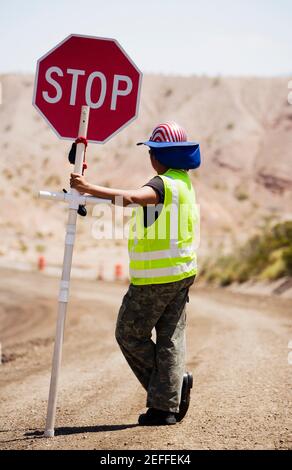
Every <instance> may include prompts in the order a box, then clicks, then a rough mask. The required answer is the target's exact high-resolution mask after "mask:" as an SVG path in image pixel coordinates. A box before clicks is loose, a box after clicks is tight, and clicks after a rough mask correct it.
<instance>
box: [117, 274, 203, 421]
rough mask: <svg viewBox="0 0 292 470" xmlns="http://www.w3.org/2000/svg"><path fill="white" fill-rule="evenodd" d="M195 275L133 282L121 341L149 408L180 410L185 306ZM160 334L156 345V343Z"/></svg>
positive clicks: (120, 325) (126, 301)
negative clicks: (165, 279)
mask: <svg viewBox="0 0 292 470" xmlns="http://www.w3.org/2000/svg"><path fill="white" fill-rule="evenodd" d="M194 278H195V276H192V277H189V278H187V279H183V280H181V281H177V282H171V283H168V284H151V285H141V286H136V285H133V284H130V286H129V289H128V291H127V293H126V295H125V296H124V298H123V302H122V305H121V308H120V311H119V315H118V319H117V325H116V339H117V342H118V343H119V346H120V348H121V350H122V352H123V354H124V356H125V358H126V360H127V361H128V364H129V366H130V367H131V369H132V370H133V372H134V374H135V375H136V377H137V378H138V380H139V381H140V382H141V384H142V385H143V387H144V388H145V389H146V391H147V404H146V406H147V407H149V408H150V407H152V408H157V409H160V410H165V411H172V412H177V411H178V409H179V403H180V395H181V387H182V379H183V374H184V372H185V370H184V367H185V325H186V311H185V304H186V302H187V300H188V291H189V287H190V286H191V285H192V284H193V282H194ZM153 328H155V330H156V342H154V341H153V340H152V339H151V336H152V330H153Z"/></svg>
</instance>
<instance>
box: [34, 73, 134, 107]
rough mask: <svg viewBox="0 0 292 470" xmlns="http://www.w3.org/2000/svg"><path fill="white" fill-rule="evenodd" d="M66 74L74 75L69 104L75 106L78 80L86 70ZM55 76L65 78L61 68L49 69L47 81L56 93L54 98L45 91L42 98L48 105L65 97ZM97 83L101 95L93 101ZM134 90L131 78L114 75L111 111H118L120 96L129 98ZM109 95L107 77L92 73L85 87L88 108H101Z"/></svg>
mask: <svg viewBox="0 0 292 470" xmlns="http://www.w3.org/2000/svg"><path fill="white" fill-rule="evenodd" d="M66 73H67V74H69V75H72V80H71V92H70V100H69V104H70V105H71V106H74V105H75V103H76V94H77V88H78V80H79V77H80V76H83V75H85V70H78V69H67V70H66ZM53 74H55V77H56V75H57V77H63V76H64V72H63V70H62V69H60V67H55V66H52V67H50V68H48V70H47V71H46V80H47V82H48V83H49V84H50V85H52V86H53V87H54V88H55V93H54V94H53V96H51V95H49V93H48V91H43V92H42V96H43V98H44V100H45V101H47V103H52V104H54V103H58V101H60V100H61V98H62V95H63V90H62V87H61V85H60V83H59V82H58V81H57V80H56V78H53V77H52V75H53ZM96 81H99V85H100V93H99V96H98V99H95V101H93V99H92V88H93V87H94V84H95V82H96ZM122 82H124V83H125V84H126V88H124V89H121V88H120V83H122ZM132 88H133V82H132V80H131V78H130V77H128V76H127V75H114V80H113V86H112V90H111V106H110V109H111V110H112V111H115V110H116V109H117V98H118V96H127V95H129V94H130V93H131V91H132ZM106 93H107V80H106V76H105V75H104V74H103V73H102V72H99V71H96V72H92V73H91V74H90V75H88V77H87V81H86V86H85V102H86V104H87V106H90V107H91V108H93V109H97V108H100V107H101V106H102V105H103V103H104V100H105V97H106Z"/></svg>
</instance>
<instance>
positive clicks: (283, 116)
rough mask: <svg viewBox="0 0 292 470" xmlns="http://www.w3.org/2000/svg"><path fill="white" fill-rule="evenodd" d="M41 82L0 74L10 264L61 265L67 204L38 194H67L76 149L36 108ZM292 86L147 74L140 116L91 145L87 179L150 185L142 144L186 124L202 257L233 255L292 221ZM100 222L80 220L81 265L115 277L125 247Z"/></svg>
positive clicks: (4, 220) (4, 252)
mask: <svg viewBox="0 0 292 470" xmlns="http://www.w3.org/2000/svg"><path fill="white" fill-rule="evenodd" d="M33 80H34V77H33V76H32V75H2V76H0V82H1V84H2V104H1V105H0V146H1V172H0V181H1V186H0V192H1V193H0V194H1V208H0V224H1V245H0V264H2V265H6V266H7V265H9V266H13V265H17V264H18V265H20V264H21V263H24V264H25V263H33V264H35V263H36V261H37V258H38V256H39V255H40V254H44V256H45V257H46V260H47V262H48V264H51V265H59V264H61V261H62V251H63V240H64V225H65V222H66V206H65V205H63V204H62V203H59V204H53V203H51V202H48V201H39V200H37V199H36V198H35V194H36V193H37V191H38V190H40V189H51V190H61V189H62V188H68V177H69V173H70V170H71V168H72V167H70V165H69V163H68V161H67V153H68V150H69V146H70V144H69V143H68V141H61V140H59V139H58V138H57V137H56V136H55V134H54V133H53V131H52V130H51V129H50V128H49V127H48V125H47V123H46V122H45V121H44V120H43V118H42V117H41V116H40V115H39V114H38V113H37V111H36V110H35V109H34V108H33V106H32V104H31V101H32V89H33ZM287 82H288V80H287V79H285V78H268V79H259V78H220V77H217V78H207V77H195V76H193V77H167V76H158V75H157V76H145V77H144V80H143V84H142V96H141V106H140V114H139V118H138V119H137V120H136V121H134V122H133V123H132V124H131V125H130V126H129V127H128V128H127V129H126V130H124V131H122V132H121V133H120V134H118V135H117V136H115V137H114V138H113V139H112V140H111V141H109V142H108V143H106V144H105V145H103V146H100V145H99V146H98V145H93V144H91V145H89V147H88V151H87V160H88V166H89V168H88V170H87V177H88V179H89V180H92V181H94V182H96V183H98V184H104V185H110V186H112V187H123V188H126V187H136V186H139V185H142V184H143V183H145V182H146V181H147V179H149V178H150V177H151V176H152V171H151V168H150V165H149V162H148V153H147V150H146V148H142V147H136V145H135V143H136V142H137V141H139V140H141V139H146V138H147V137H149V135H150V133H151V129H152V127H153V126H154V125H156V124H157V123H158V122H160V121H163V120H176V121H178V122H179V123H180V124H181V125H182V126H184V127H185V128H186V130H187V133H188V137H189V140H197V141H199V142H200V143H201V151H202V157H203V161H202V166H201V168H200V169H199V170H196V171H194V172H193V174H192V178H193V182H194V185H195V188H196V191H197V199H198V202H199V203H200V208H201V245H200V246H201V248H200V256H201V257H202V258H203V257H205V256H207V255H210V254H215V255H217V254H218V253H221V252H222V253H223V252H227V251H228V250H232V248H233V247H234V246H235V245H237V244H238V243H241V242H243V241H244V240H245V239H246V238H247V237H248V236H250V235H252V234H254V233H255V232H256V231H257V230H258V229H259V228H260V227H262V226H264V225H265V224H267V223H269V222H270V221H273V222H276V221H281V220H285V219H292V206H291V196H292V173H291V148H292V132H291V131H292V106H289V105H288V102H287ZM90 212H91V210H90ZM108 218H109V216H108ZM95 223H96V218H94V217H91V216H89V217H87V218H86V219H82V220H80V219H79V224H78V237H77V243H76V250H75V254H74V263H75V266H79V267H87V268H91V269H94V270H97V269H98V270H101V269H104V270H105V271H107V272H108V273H110V272H112V269H113V265H114V264H115V263H116V262H117V261H119V262H121V263H123V264H124V263H125V264H126V259H127V254H126V250H125V242H123V241H122V240H116V241H109V240H101V241H100V240H96V239H95V238H94V237H93V235H92V230H93V229H94V224H95ZM109 256H110V260H111V261H110V263H109V262H108V257H109Z"/></svg>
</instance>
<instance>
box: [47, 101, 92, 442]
mask: <svg viewBox="0 0 292 470" xmlns="http://www.w3.org/2000/svg"><path fill="white" fill-rule="evenodd" d="M89 110H90V108H89V106H82V109H81V116H80V124H79V133H78V137H80V136H81V137H86V136H87V127H88V119H89ZM84 151H85V145H84V144H83V143H78V144H77V148H76V159H75V167H74V173H79V174H82V168H83V161H84ZM71 191H72V193H74V192H75V193H76V196H79V193H78V191H76V190H75V189H72V190H71ZM77 210H78V205H75V206H74V204H71V205H70V206H69V214H68V223H67V227H66V237H65V249H64V258H63V270H62V277H61V281H60V291H59V303H58V318H57V326H56V338H55V346H54V354H53V362H52V372H51V383H50V392H49V400H48V410H47V421H46V429H45V436H46V437H53V436H54V426H55V416H56V405H57V392H58V381H59V373H60V366H61V360H62V346H63V338H64V328H65V320H66V311H67V303H68V298H69V286H70V274H71V265H72V255H73V247H74V240H75V233H76V220H77Z"/></svg>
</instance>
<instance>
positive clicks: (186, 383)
mask: <svg viewBox="0 0 292 470" xmlns="http://www.w3.org/2000/svg"><path fill="white" fill-rule="evenodd" d="M191 388H193V375H192V374H191V373H190V372H186V373H185V374H184V377H183V384H182V389H181V400H180V405H179V412H178V413H175V417H176V421H177V422H178V423H179V422H180V421H182V420H183V419H184V417H185V415H186V414H187V412H188V409H189V406H190V399H191Z"/></svg>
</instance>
